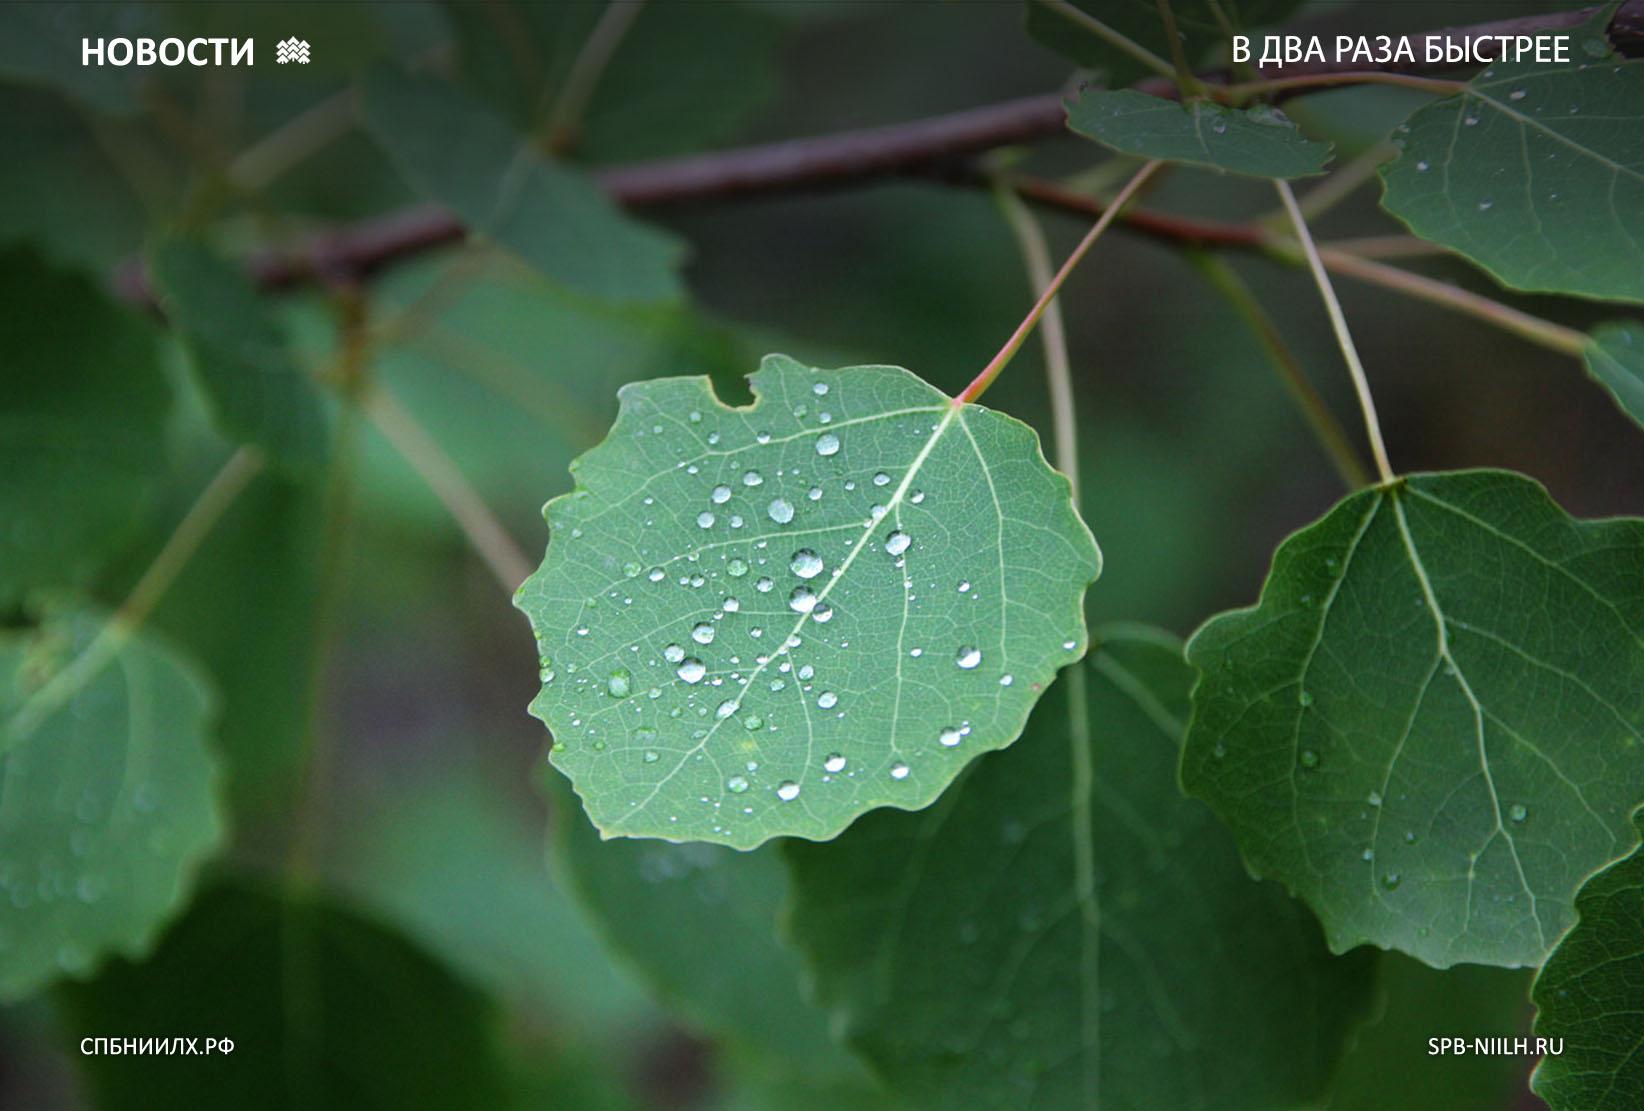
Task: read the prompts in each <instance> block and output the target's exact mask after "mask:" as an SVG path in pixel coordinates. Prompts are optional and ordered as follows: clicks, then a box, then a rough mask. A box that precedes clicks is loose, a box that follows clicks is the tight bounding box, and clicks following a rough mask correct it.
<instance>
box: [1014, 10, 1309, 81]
mask: <svg viewBox="0 0 1644 1111" xmlns="http://www.w3.org/2000/svg"><path fill="white" fill-rule="evenodd" d="M1301 2H1302V0H1241V2H1240V3H1239V4H1237V5H1233V4H1226V3H1218V2H1217V0H1175V2H1174V3H1173V4H1172V5H1171V9H1172V10H1173V11H1174V13H1175V15H1176V26H1177V29H1178V30H1179V31H1181V34H1182V46H1183V48H1184V49H1185V50H1186V52H1187V58H1188V61H1189V62H1190V63H1197V62H1199V61H1200V60H1202V59H1203V58H1204V57H1205V56H1206V55H1208V54H1210V53H1211V51H1212V50H1213V49H1220V48H1224V47H1226V45H1227V35H1226V33H1225V32H1224V31H1223V30H1222V26H1221V23H1220V22H1219V21H1218V19H1217V18H1216V10H1217V8H1218V7H1219V8H1220V9H1221V10H1222V12H1224V13H1231V14H1232V15H1234V16H1235V17H1238V16H1242V17H1243V22H1242V23H1236V24H1235V27H1242V28H1244V29H1249V28H1251V27H1265V26H1270V25H1272V24H1274V23H1277V22H1278V21H1279V20H1282V19H1283V18H1284V17H1285V16H1287V15H1289V14H1290V13H1291V12H1293V11H1295V10H1296V9H1297V8H1299V7H1301ZM1026 3H1027V29H1028V33H1029V34H1031V35H1032V36H1033V37H1034V38H1036V39H1038V40H1039V41H1040V42H1042V43H1044V44H1045V45H1046V46H1048V47H1050V48H1051V49H1052V50H1054V51H1056V52H1057V53H1059V54H1061V55H1063V56H1064V57H1066V58H1068V59H1070V60H1072V61H1074V62H1077V63H1078V64H1079V65H1081V66H1087V67H1089V68H1091V69H1096V70H1101V71H1102V72H1103V73H1105V74H1106V75H1107V80H1108V84H1109V85H1110V86H1112V87H1113V88H1118V87H1119V86H1121V85H1128V84H1130V83H1131V82H1132V81H1135V80H1137V79H1138V78H1141V77H1148V76H1152V74H1153V70H1151V69H1149V68H1148V67H1147V66H1144V65H1142V64H1141V63H1140V62H1138V61H1137V60H1136V59H1135V58H1133V57H1131V56H1130V55H1129V54H1127V53H1125V52H1124V51H1123V50H1120V49H1118V48H1117V47H1115V46H1113V45H1112V44H1111V43H1110V42H1108V41H1107V40H1105V39H1103V38H1102V37H1101V36H1099V35H1097V34H1095V33H1093V32H1092V31H1090V30H1088V29H1087V28H1085V27H1083V26H1081V25H1080V23H1079V22H1078V21H1077V20H1076V19H1070V18H1069V17H1068V16H1067V15H1066V14H1065V13H1063V12H1061V11H1058V10H1057V5H1056V4H1055V3H1048V4H1047V3H1045V2H1044V0H1026ZM1071 6H1072V7H1075V8H1078V9H1080V10H1081V11H1083V12H1085V13H1086V14H1088V15H1092V16H1095V17H1096V18H1097V19H1099V20H1101V21H1102V22H1103V23H1105V24H1107V26H1108V27H1110V28H1112V29H1113V30H1115V31H1117V32H1119V33H1120V34H1122V35H1124V36H1125V37H1126V38H1128V39H1130V40H1131V41H1132V42H1134V43H1137V44H1139V45H1141V46H1144V47H1146V48H1147V49H1149V50H1151V51H1153V53H1154V54H1156V55H1158V56H1160V57H1162V58H1165V59H1169V57H1170V42H1169V40H1168V39H1167V38H1166V37H1165V32H1164V25H1163V24H1162V23H1161V22H1160V20H1159V7H1158V5H1157V4H1155V3H1154V2H1153V0H1121V2H1119V3H1115V2H1114V0H1072V2H1071Z"/></svg>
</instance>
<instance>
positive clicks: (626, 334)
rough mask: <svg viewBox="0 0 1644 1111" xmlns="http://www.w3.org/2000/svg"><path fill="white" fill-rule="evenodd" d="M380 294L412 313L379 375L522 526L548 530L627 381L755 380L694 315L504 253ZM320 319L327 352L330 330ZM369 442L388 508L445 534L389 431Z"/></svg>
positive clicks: (367, 453) (402, 277) (401, 321)
mask: <svg viewBox="0 0 1644 1111" xmlns="http://www.w3.org/2000/svg"><path fill="white" fill-rule="evenodd" d="M377 293H378V303H379V304H380V305H384V306H391V307H393V309H392V310H391V311H388V312H386V313H385V315H386V316H388V317H391V318H393V317H395V311H397V312H399V313H401V314H403V315H401V316H399V317H397V318H395V319H391V320H390V322H389V323H388V325H387V327H386V339H385V342H384V344H383V345H381V346H380V347H379V354H378V355H377V358H376V359H375V361H374V362H373V364H372V367H371V374H372V377H373V378H374V379H376V380H378V381H381V382H382V383H383V384H384V385H386V386H387V388H388V389H389V390H391V391H392V392H393V394H394V396H395V397H396V398H397V399H399V401H400V402H401V403H402V404H403V405H404V406H405V408H406V409H408V410H409V411H410V412H411V413H412V415H413V416H415V417H416V418H417V419H418V421H419V422H420V423H421V424H422V425H423V427H424V428H426V429H428V431H429V433H430V434H431V435H432V436H433V437H434V439H435V440H436V441H438V442H439V443H440V445H441V446H442V447H443V448H444V449H445V451H446V453H447V454H448V455H450V456H451V458H452V459H453V460H455V461H456V463H457V465H458V466H459V468H460V469H461V470H462V472H463V474H464V476H465V477H466V478H467V479H468V480H469V481H470V482H471V483H473V485H474V486H475V488H476V489H477V490H479V492H480V493H481V495H482V496H484V498H485V500H486V502H487V503H488V504H489V505H491V506H492V507H493V508H495V509H497V510H498V511H499V512H501V513H502V515H503V518H504V520H505V521H508V522H510V523H514V522H518V524H519V525H520V526H521V527H522V528H533V529H534V528H540V527H541V525H540V521H541V519H542V517H541V512H542V503H543V502H544V501H545V500H546V497H547V495H549V494H553V493H558V492H560V491H561V490H564V489H568V488H569V487H570V481H569V478H568V476H567V473H566V468H567V467H568V466H569V465H570V462H571V460H572V459H574V458H575V457H576V456H577V455H578V454H580V453H581V452H583V451H586V450H587V449H588V448H590V447H592V446H593V445H594V444H595V443H596V442H597V438H598V435H599V430H600V429H601V428H604V427H606V426H608V425H609V424H610V422H611V420H612V419H613V418H614V417H615V415H616V390H617V387H618V386H620V385H622V384H623V383H624V382H627V381H631V380H635V379H642V378H649V377H660V376H665V375H671V374H683V373H703V372H707V373H709V374H710V375H712V376H713V377H715V378H716V380H724V379H726V378H734V380H736V381H738V382H741V381H743V380H742V378H741V372H742V368H744V367H746V366H747V365H748V363H749V361H751V359H753V358H754V357H755V356H756V355H757V352H754V351H752V350H750V349H749V347H748V346H747V344H745V343H743V342H742V341H741V340H740V339H739V338H738V337H737V336H735V335H733V334H732V333H731V332H729V331H728V330H726V329H724V328H721V327H719V326H716V325H714V324H712V323H709V322H706V321H703V320H702V319H700V318H699V317H698V316H697V315H696V314H695V313H693V312H692V311H691V310H689V309H687V308H685V307H682V306H632V305H630V306H623V307H616V306H610V305H600V304H591V303H589V302H587V301H585V300H582V299H580V298H574V297H571V296H568V295H567V294H565V292H564V291H563V290H558V289H555V288H554V287H553V286H551V285H550V284H549V283H547V282H545V281H543V280H542V279H541V277H540V276H538V275H537V274H536V273H535V272H533V271H530V270H528V269H526V268H524V267H522V266H521V265H519V263H518V262H517V261H515V260H514V259H513V258H512V257H510V256H506V255H503V254H501V253H500V252H488V253H481V252H475V253H473V254H464V255H462V256H459V257H458V258H457V259H456V260H454V261H447V260H441V261H436V262H428V263H418V264H413V265H411V266H408V267H405V268H403V269H401V270H398V271H396V272H395V273H393V274H390V275H387V276H386V278H385V280H384V281H383V283H381V285H380V286H379V287H378V289H377ZM311 315H312V314H311ZM313 324H314V325H317V326H308V327H307V330H308V331H309V332H314V333H317V334H316V337H315V340H314V342H313V343H312V344H311V346H313V347H314V349H315V351H316V352H318V351H321V350H323V348H324V344H328V343H329V342H330V338H329V337H330V322H329V320H325V321H319V320H318V319H317V318H316V319H315V320H314V321H313ZM317 357H318V356H317ZM361 446H362V459H361V464H362V470H361V473H362V485H363V487H364V489H365V492H366V493H367V495H368V496H369V497H370V498H371V499H372V500H373V504H374V505H375V506H376V507H378V508H379V509H385V510H387V511H389V512H391V513H393V514H394V515H396V516H403V517H406V518H409V519H411V520H414V521H417V522H419V523H426V524H429V525H437V526H438V527H445V522H446V520H447V518H446V514H445V510H444V509H443V508H442V507H441V506H440V505H439V504H438V503H437V502H436V501H435V500H434V499H433V496H432V495H431V494H430V493H429V492H428V489H427V486H426V484H425V483H424V482H423V480H422V479H421V478H420V477H418V476H417V475H416V474H414V473H413V472H411V471H410V469H409V468H408V467H407V465H406V464H405V462H404V461H403V460H402V459H401V458H400V457H399V455H398V453H396V452H394V451H393V449H392V448H390V447H389V446H388V444H387V443H386V442H384V441H382V440H381V439H380V438H378V437H376V436H375V435H368V436H367V437H365V438H364V440H363V441H362V445H361Z"/></svg>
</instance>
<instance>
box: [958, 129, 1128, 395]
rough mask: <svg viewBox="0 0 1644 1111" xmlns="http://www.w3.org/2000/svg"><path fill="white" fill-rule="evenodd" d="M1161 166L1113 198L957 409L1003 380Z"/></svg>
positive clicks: (968, 388) (972, 381) (967, 387)
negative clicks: (1069, 283) (1078, 271)
mask: <svg viewBox="0 0 1644 1111" xmlns="http://www.w3.org/2000/svg"><path fill="white" fill-rule="evenodd" d="M1159 166H1160V163H1159V162H1157V161H1154V162H1147V163H1144V164H1143V166H1142V168H1141V169H1139V170H1137V171H1136V174H1135V176H1134V177H1132V178H1131V179H1130V181H1129V182H1128V183H1127V184H1126V185H1125V187H1124V188H1123V189H1121V190H1119V195H1118V196H1117V197H1114V198H1113V203H1112V204H1110V205H1108V207H1107V210H1106V211H1104V212H1103V213H1102V215H1101V217H1100V218H1099V219H1098V220H1097V221H1096V223H1095V225H1094V226H1092V227H1091V229H1090V230H1089V231H1088V232H1086V233H1085V237H1084V238H1083V239H1081V240H1079V245H1078V246H1077V247H1074V248H1073V253H1072V254H1070V255H1068V256H1067V261H1066V262H1064V263H1062V268H1061V269H1060V270H1058V271H1056V276H1055V277H1053V278H1052V279H1051V280H1050V284H1049V285H1047V286H1045V290H1044V292H1043V293H1041V294H1040V295H1039V300H1038V301H1037V302H1035V303H1034V306H1033V308H1031V309H1029V310H1028V314H1027V316H1025V317H1023V318H1022V322H1021V323H1020V324H1018V325H1017V326H1016V331H1014V332H1013V333H1011V336H1010V338H1009V339H1008V340H1006V341H1005V345H1004V346H1003V347H1001V348H1000V349H999V353H998V354H997V355H995V356H994V357H993V358H992V360H990V361H989V362H988V365H987V366H985V367H983V368H982V372H981V373H980V374H978V375H977V376H976V377H975V378H974V379H972V380H971V383H970V385H968V386H966V387H965V388H964V390H963V392H961V393H960V394H959V396H958V397H956V398H954V399H953V403H954V404H955V405H965V404H968V403H970V402H972V401H975V400H976V399H977V398H978V397H981V396H982V394H983V392H985V391H986V390H987V388H988V387H989V386H991V385H992V384H993V380H994V379H995V378H997V377H999V374H1000V372H1001V371H1003V370H1004V369H1005V367H1006V366H1008V365H1009V364H1010V360H1011V359H1013V358H1014V357H1015V356H1016V352H1017V351H1019V350H1021V348H1022V344H1023V343H1025V342H1027V338H1028V336H1030V335H1032V334H1033V328H1034V325H1036V324H1038V323H1039V318H1040V317H1041V316H1043V315H1044V313H1045V309H1046V308H1048V307H1049V306H1050V303H1051V302H1052V301H1053V300H1055V299H1056V292H1057V290H1059V289H1061V288H1062V284H1063V283H1064V282H1066V281H1067V279H1068V276H1069V275H1070V274H1072V273H1073V271H1074V268H1075V267H1077V266H1078V265H1079V263H1080V261H1081V260H1083V259H1084V257H1085V255H1086V254H1088V253H1089V252H1090V249H1091V248H1092V247H1094V246H1095V245H1096V240H1098V239H1100V238H1101V237H1102V233H1103V232H1104V231H1106V230H1107V229H1108V225H1110V224H1112V223H1113V220H1114V218H1115V217H1116V216H1118V215H1119V213H1120V212H1122V211H1123V210H1124V207H1125V205H1126V204H1127V203H1129V201H1130V198H1132V197H1134V196H1135V195H1136V191H1137V190H1138V189H1140V188H1141V187H1142V186H1143V185H1144V184H1145V183H1146V182H1147V179H1148V178H1149V177H1151V176H1152V175H1153V171H1154V170H1157V169H1158V168H1159Z"/></svg>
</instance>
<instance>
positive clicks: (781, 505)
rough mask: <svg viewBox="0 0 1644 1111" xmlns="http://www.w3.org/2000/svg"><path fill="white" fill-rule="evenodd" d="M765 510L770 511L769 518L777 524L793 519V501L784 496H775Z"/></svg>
mask: <svg viewBox="0 0 1644 1111" xmlns="http://www.w3.org/2000/svg"><path fill="white" fill-rule="evenodd" d="M767 512H769V513H770V515H771V520H773V521H775V522H776V523H777V524H779V525H785V524H787V523H788V522H789V521H791V520H793V503H792V502H790V501H788V500H787V499H786V498H775V499H773V500H772V501H771V505H770V508H769V510H767Z"/></svg>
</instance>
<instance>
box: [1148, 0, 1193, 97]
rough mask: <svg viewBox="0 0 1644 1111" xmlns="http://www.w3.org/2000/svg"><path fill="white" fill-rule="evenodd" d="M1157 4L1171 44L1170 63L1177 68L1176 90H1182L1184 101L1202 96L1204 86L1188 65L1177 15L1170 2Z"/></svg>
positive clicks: (1158, 2) (1162, 0)
mask: <svg viewBox="0 0 1644 1111" xmlns="http://www.w3.org/2000/svg"><path fill="white" fill-rule="evenodd" d="M1157 4H1158V8H1159V22H1160V23H1162V24H1164V33H1165V41H1166V42H1168V43H1169V44H1170V61H1171V63H1172V64H1173V65H1174V66H1175V67H1176V88H1178V89H1180V90H1181V93H1182V97H1183V98H1184V99H1185V98H1187V97H1192V96H1201V95H1203V93H1204V86H1203V85H1202V84H1201V83H1200V81H1199V79H1198V78H1197V77H1195V76H1193V67H1192V66H1191V65H1189V64H1188V61H1187V51H1186V50H1184V49H1183V48H1182V32H1181V30H1180V29H1179V28H1178V27H1177V26H1176V13H1175V11H1174V10H1173V9H1172V8H1171V6H1170V0H1157Z"/></svg>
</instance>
